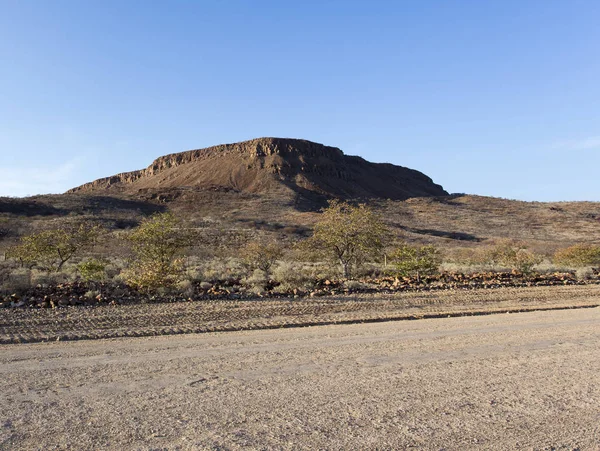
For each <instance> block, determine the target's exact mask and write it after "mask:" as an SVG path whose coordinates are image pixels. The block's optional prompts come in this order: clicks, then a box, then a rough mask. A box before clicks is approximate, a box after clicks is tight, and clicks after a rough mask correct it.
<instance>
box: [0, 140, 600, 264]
mask: <svg viewBox="0 0 600 451" xmlns="http://www.w3.org/2000/svg"><path fill="white" fill-rule="evenodd" d="M328 197H340V198H346V199H360V200H361V201H365V202H368V203H369V204H370V205H371V206H372V207H373V208H374V209H375V210H377V211H378V212H379V213H380V214H381V215H382V216H383V218H384V219H385V221H386V222H387V223H388V224H389V225H390V226H391V227H392V229H393V230H395V232H396V234H397V235H399V236H402V237H404V238H405V239H407V240H408V241H413V242H421V243H433V244H436V245H438V246H441V247H443V248H460V247H472V246H478V245H480V244H483V245H485V244H490V243H492V242H494V241H495V240H498V239H504V238H510V239H517V240H522V241H527V242H529V243H530V244H531V245H532V246H534V248H536V249H537V250H539V251H541V252H546V253H547V252H552V251H553V250H555V249H557V248H560V247H566V246H569V245H571V244H574V243H581V242H591V243H596V244H600V203H597V202H558V203H544V202H520V201H514V200H507V199H499V198H492V197H482V196H474V195H448V194H447V193H446V192H445V191H444V190H443V189H442V188H441V187H440V186H439V185H436V184H435V183H433V182H432V181H431V179H430V178H428V177H427V176H425V175H424V174H422V173H420V172H418V171H414V170H411V169H407V168H403V167H400V166H394V165H391V164H376V163H370V162H368V161H366V160H364V159H362V158H360V157H351V156H346V155H344V154H343V152H342V151H341V150H339V149H337V148H335V147H327V146H323V145H321V144H316V143H312V142H310V141H304V140H292V139H279V138H261V139H255V140H251V141H246V142H243V143H237V144H228V145H222V146H216V147H211V148H207V149H201V150H193V151H188V152H183V153H177V154H172V155H167V156H164V157H161V158H158V159H157V160H155V161H154V162H153V164H152V165H151V166H150V167H148V168H147V169H144V170H140V171H134V172H130V173H125V174H118V175H115V176H112V177H108V178H104V179H100V180H96V181H94V182H91V183H88V184H85V185H82V186H80V187H77V188H74V189H73V190H70V191H69V192H68V193H65V194H59V195H45V196H33V197H29V198H23V199H15V198H0V252H2V250H3V249H4V248H5V247H6V246H7V245H9V244H10V243H12V242H14V241H15V240H16V239H17V238H18V237H19V236H20V235H23V234H25V233H29V232H31V231H33V230H39V229H42V228H46V227H56V226H60V224H61V222H62V221H66V220H70V219H72V218H88V219H93V220H95V221H99V222H101V223H102V224H103V225H104V226H105V227H107V228H108V229H112V230H120V229H128V228H131V227H134V226H135V225H137V224H138V223H139V221H140V220H141V219H142V218H143V217H145V216H147V215H149V214H152V213H154V212H159V211H166V210H170V211H173V212H174V213H176V214H177V215H178V216H180V217H181V218H182V219H183V220H184V221H185V222H186V224H187V225H188V226H190V227H194V228H198V229H203V230H204V231H205V232H206V235H210V236H213V237H214V236H216V235H219V234H221V235H223V234H224V236H225V237H227V236H229V235H227V234H231V235H235V236H240V235H241V236H245V237H252V236H256V235H269V236H271V237H273V238H276V239H278V240H296V239H299V238H302V237H305V236H307V235H309V234H310V230H311V228H312V225H313V224H314V223H315V221H317V220H318V216H319V208H320V207H321V206H323V205H324V204H325V200H326V199H327V198H328ZM227 240H228V238H225V239H224V244H225V245H229V246H231V247H235V244H233V245H232V244H231V243H229V244H227ZM208 241H209V242H211V241H210V240H208ZM222 241H223V240H222ZM213 242H214V241H213Z"/></svg>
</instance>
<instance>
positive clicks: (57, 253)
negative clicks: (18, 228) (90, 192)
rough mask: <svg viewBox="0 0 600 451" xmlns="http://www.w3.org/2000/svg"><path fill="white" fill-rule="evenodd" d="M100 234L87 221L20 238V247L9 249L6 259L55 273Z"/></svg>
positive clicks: (95, 226) (97, 228)
mask: <svg viewBox="0 0 600 451" xmlns="http://www.w3.org/2000/svg"><path fill="white" fill-rule="evenodd" d="M100 231H101V229H100V227H99V226H97V225H94V224H92V223H90V222H83V223H79V224H65V225H64V226H63V227H62V228H60V229H53V230H44V231H41V232H38V233H34V234H31V235H27V236H24V237H22V238H21V240H20V242H19V244H17V245H16V246H13V247H11V248H10V249H9V250H8V252H7V257H8V258H12V259H14V260H17V261H19V262H20V264H21V266H22V267H30V268H31V267H33V266H39V267H40V268H42V269H45V270H46V271H49V272H51V271H55V272H58V271H60V270H61V269H62V267H63V266H64V264H65V263H66V262H68V261H69V260H70V259H71V258H73V257H74V256H75V255H77V254H78V253H79V252H80V251H81V250H83V249H84V248H86V247H88V246H90V245H92V244H94V243H95V242H96V239H97V238H98V236H99V234H100Z"/></svg>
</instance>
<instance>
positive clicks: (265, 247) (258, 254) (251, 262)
mask: <svg viewBox="0 0 600 451" xmlns="http://www.w3.org/2000/svg"><path fill="white" fill-rule="evenodd" d="M241 255H242V258H243V259H244V262H245V263H246V265H247V266H248V267H249V268H250V269H252V270H256V269H260V270H261V271H263V272H264V273H265V275H267V276H268V275H269V274H270V272H271V268H272V267H273V265H274V264H275V262H277V260H278V259H279V258H281V256H282V255H283V250H282V248H281V246H280V245H279V244H277V243H274V242H273V243H264V242H258V241H252V242H250V243H248V244H247V245H246V246H245V247H244V248H242V251H241Z"/></svg>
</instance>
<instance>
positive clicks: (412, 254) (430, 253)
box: [391, 243, 442, 282]
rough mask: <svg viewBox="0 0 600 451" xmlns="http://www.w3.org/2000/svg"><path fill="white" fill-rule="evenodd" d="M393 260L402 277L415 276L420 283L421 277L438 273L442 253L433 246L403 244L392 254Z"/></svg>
mask: <svg viewBox="0 0 600 451" xmlns="http://www.w3.org/2000/svg"><path fill="white" fill-rule="evenodd" d="M391 259H392V262H393V264H394V266H395V267H396V269H397V271H398V273H399V274H400V275H403V276H412V275H415V276H417V281H418V282H420V281H421V275H424V274H433V273H435V272H437V271H438V269H439V267H440V265H441V263H442V256H441V253H440V251H439V249H438V248H437V247H435V246H433V245H427V246H410V245H409V244H406V243H403V244H401V245H400V246H399V247H398V248H397V249H396V250H395V251H393V252H392V255H391Z"/></svg>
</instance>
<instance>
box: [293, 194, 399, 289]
mask: <svg viewBox="0 0 600 451" xmlns="http://www.w3.org/2000/svg"><path fill="white" fill-rule="evenodd" d="M388 237H389V230H388V228H387V226H386V225H385V224H384V222H383V220H382V219H381V218H380V217H379V215H377V214H376V213H375V212H374V211H373V210H372V209H370V208H369V207H367V206H366V205H365V204H359V205H356V206H355V205H352V204H349V203H348V202H342V201H339V200H331V201H329V206H328V207H327V208H324V209H323V210H322V214H321V218H320V220H319V221H318V222H317V223H316V224H315V227H314V233H313V235H312V237H310V238H308V239H307V240H305V242H304V243H303V245H304V247H305V249H308V250H309V251H311V252H314V253H317V254H318V255H320V256H322V257H325V258H327V259H329V260H331V261H334V262H336V263H339V265H340V266H341V269H342V273H343V275H344V277H346V278H347V277H350V275H351V273H352V269H353V268H355V267H357V266H359V265H361V264H362V263H364V262H365V261H367V260H368V259H370V258H373V259H374V258H376V257H377V256H379V254H380V252H381V250H382V249H383V247H384V245H385V242H386V240H387V239H388Z"/></svg>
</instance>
